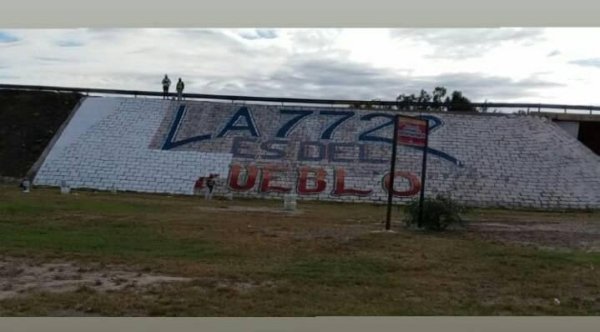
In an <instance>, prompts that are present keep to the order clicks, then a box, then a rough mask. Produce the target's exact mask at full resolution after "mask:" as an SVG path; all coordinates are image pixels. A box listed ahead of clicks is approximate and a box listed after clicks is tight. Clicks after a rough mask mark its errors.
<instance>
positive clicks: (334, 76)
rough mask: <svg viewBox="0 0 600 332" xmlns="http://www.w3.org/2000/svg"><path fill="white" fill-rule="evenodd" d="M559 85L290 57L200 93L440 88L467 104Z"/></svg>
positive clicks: (329, 93)
mask: <svg viewBox="0 0 600 332" xmlns="http://www.w3.org/2000/svg"><path fill="white" fill-rule="evenodd" d="M559 85H560V84H558V83H552V82H546V81H542V80H539V79H536V78H528V79H524V80H512V79H510V78H507V77H498V76H485V75H478V74H471V73H454V74H443V75H438V76H417V77H415V76H410V75H406V74H405V73H398V72H390V71H387V70H382V69H377V68H372V67H369V66H366V65H362V64H358V63H349V62H339V61H332V60H323V59H303V58H301V57H295V58H292V59H291V60H290V63H289V64H288V65H287V66H286V67H284V68H281V69H280V70H279V71H277V72H276V73H274V74H273V75H271V76H269V77H261V78H254V77H244V78H237V79H235V80H220V79H218V78H214V79H212V80H211V82H210V84H207V85H206V86H204V87H203V88H204V89H206V90H208V91H210V92H208V93H217V94H239V95H262V96H282V97H305V98H340V99H366V100H370V99H382V100H394V99H395V98H396V96H397V95H398V94H400V93H408V94H410V93H415V94H417V93H418V92H419V91H420V90H421V89H425V90H427V91H431V90H433V88H434V87H436V86H444V87H446V88H447V89H448V90H450V91H452V90H460V91H462V92H463V93H464V95H465V96H467V97H468V98H470V99H471V100H473V101H483V100H485V99H488V100H511V99H515V98H521V97H527V96H535V90H536V89H538V88H545V87H553V86H559Z"/></svg>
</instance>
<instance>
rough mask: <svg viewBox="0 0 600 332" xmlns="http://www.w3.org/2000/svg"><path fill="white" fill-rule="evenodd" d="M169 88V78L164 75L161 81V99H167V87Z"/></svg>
mask: <svg viewBox="0 0 600 332" xmlns="http://www.w3.org/2000/svg"><path fill="white" fill-rule="evenodd" d="M170 86H171V80H170V79H169V76H167V74H165V78H163V80H162V87H163V99H167V97H168V95H169V87H170Z"/></svg>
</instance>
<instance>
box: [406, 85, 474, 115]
mask: <svg viewBox="0 0 600 332" xmlns="http://www.w3.org/2000/svg"><path fill="white" fill-rule="evenodd" d="M447 92H448V90H446V88H444V87H441V86H438V87H435V88H434V89H433V91H432V93H431V94H429V93H428V92H427V91H425V90H423V89H422V90H421V92H420V93H419V95H418V96H415V95H414V94H410V95H407V94H400V95H398V97H397V98H396V102H397V103H398V109H400V110H408V111H413V110H416V109H419V110H429V109H430V108H431V107H430V106H418V107H416V106H414V105H410V104H411V103H430V102H432V103H434V105H433V107H434V108H438V107H441V106H442V104H444V106H445V108H446V110H447V111H450V112H457V111H458V112H477V109H476V108H475V107H474V106H473V105H472V103H471V101H470V100H469V99H468V98H467V97H465V96H463V94H462V92H460V91H453V92H452V94H451V95H450V96H447V95H446V93H447Z"/></svg>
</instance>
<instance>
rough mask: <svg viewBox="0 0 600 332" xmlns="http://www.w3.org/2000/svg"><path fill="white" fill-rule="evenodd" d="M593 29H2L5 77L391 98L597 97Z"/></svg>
mask: <svg viewBox="0 0 600 332" xmlns="http://www.w3.org/2000/svg"><path fill="white" fill-rule="evenodd" d="M598 37H600V29H598V28H585V29H584V28H577V29H575V28H568V29H554V28H552V29H497V28H492V29H391V30H390V29H47V30H32V29H27V30H3V31H0V50H1V52H0V80H2V82H3V83H14V84H34V85H35V84H39V85H63V86H84V87H98V88H122V89H136V90H158V89H159V87H160V80H161V78H162V75H164V73H168V74H169V75H170V76H171V77H174V78H177V77H182V78H183V79H184V81H186V82H187V84H186V87H187V88H186V89H187V90H188V91H190V92H200V93H215V94H240V95H265V96H288V97H316V98H348V99H355V98H364V99H374V98H380V99H394V98H395V97H396V95H397V94H399V93H417V92H418V91H419V90H420V89H421V88H425V89H429V90H431V89H432V88H433V87H434V86H436V85H443V84H446V85H447V86H446V87H447V88H448V89H449V90H461V91H463V92H464V94H465V95H466V96H467V97H470V98H471V99H472V100H475V101H483V100H486V99H487V100H489V101H528V102H544V103H545V102H547V103H576V104H600V96H598V95H597V94H596V93H595V88H594V87H596V86H599V85H600V75H598V73H599V72H598V71H599V70H600V65H599V63H600V61H599V60H598V59H600V44H598V43H596V42H595V41H596V40H598Z"/></svg>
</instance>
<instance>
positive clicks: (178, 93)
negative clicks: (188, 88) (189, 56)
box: [175, 77, 185, 101]
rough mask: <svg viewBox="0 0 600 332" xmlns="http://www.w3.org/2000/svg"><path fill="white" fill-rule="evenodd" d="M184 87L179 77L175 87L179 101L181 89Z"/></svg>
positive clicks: (181, 94)
mask: <svg viewBox="0 0 600 332" xmlns="http://www.w3.org/2000/svg"><path fill="white" fill-rule="evenodd" d="M184 87H185V84H183V81H182V80H181V77H180V78H179V80H178V81H177V86H176V87H175V88H176V89H177V100H179V101H181V100H182V99H183V88H184Z"/></svg>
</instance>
